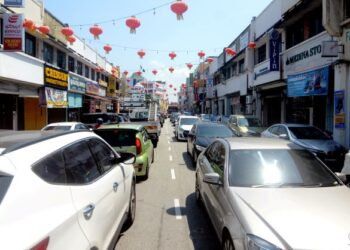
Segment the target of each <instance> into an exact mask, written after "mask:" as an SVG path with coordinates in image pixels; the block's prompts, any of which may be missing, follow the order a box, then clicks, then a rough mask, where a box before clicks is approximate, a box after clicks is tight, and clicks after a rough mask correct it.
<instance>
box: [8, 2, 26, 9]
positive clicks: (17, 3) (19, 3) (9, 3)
mask: <svg viewBox="0 0 350 250" xmlns="http://www.w3.org/2000/svg"><path fill="white" fill-rule="evenodd" d="M4 4H5V6H7V7H17V8H24V0H5V1H4Z"/></svg>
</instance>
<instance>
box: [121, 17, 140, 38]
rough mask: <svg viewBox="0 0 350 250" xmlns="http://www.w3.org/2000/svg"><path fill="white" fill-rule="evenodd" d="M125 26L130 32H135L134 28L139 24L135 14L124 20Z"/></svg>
mask: <svg viewBox="0 0 350 250" xmlns="http://www.w3.org/2000/svg"><path fill="white" fill-rule="evenodd" d="M125 24H126V26H128V27H129V28H130V33H131V34H135V33H136V29H137V28H138V27H140V26H141V22H140V20H139V19H137V18H136V17H135V16H132V17H130V18H128V19H126V21H125Z"/></svg>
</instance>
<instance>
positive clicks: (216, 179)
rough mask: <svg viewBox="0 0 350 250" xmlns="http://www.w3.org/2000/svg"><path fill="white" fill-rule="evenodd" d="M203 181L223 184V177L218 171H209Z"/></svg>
mask: <svg viewBox="0 0 350 250" xmlns="http://www.w3.org/2000/svg"><path fill="white" fill-rule="evenodd" d="M203 182H205V183H208V184H213V185H221V184H222V183H221V177H220V175H219V174H218V173H207V174H205V175H204V178H203Z"/></svg>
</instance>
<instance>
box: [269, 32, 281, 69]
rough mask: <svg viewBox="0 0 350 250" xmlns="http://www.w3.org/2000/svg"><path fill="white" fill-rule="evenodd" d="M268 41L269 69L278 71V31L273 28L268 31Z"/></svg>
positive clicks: (279, 40)
mask: <svg viewBox="0 0 350 250" xmlns="http://www.w3.org/2000/svg"><path fill="white" fill-rule="evenodd" d="M269 43H270V71H279V70H280V46H281V39H280V33H279V32H278V31H277V30H273V31H272V32H271V33H270V41H269Z"/></svg>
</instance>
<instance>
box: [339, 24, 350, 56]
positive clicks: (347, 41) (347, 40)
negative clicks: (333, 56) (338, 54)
mask: <svg viewBox="0 0 350 250" xmlns="http://www.w3.org/2000/svg"><path fill="white" fill-rule="evenodd" d="M343 41H344V45H343V46H342V48H341V50H342V54H343V56H344V59H345V60H350V53H349V51H350V29H344V32H343Z"/></svg>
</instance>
